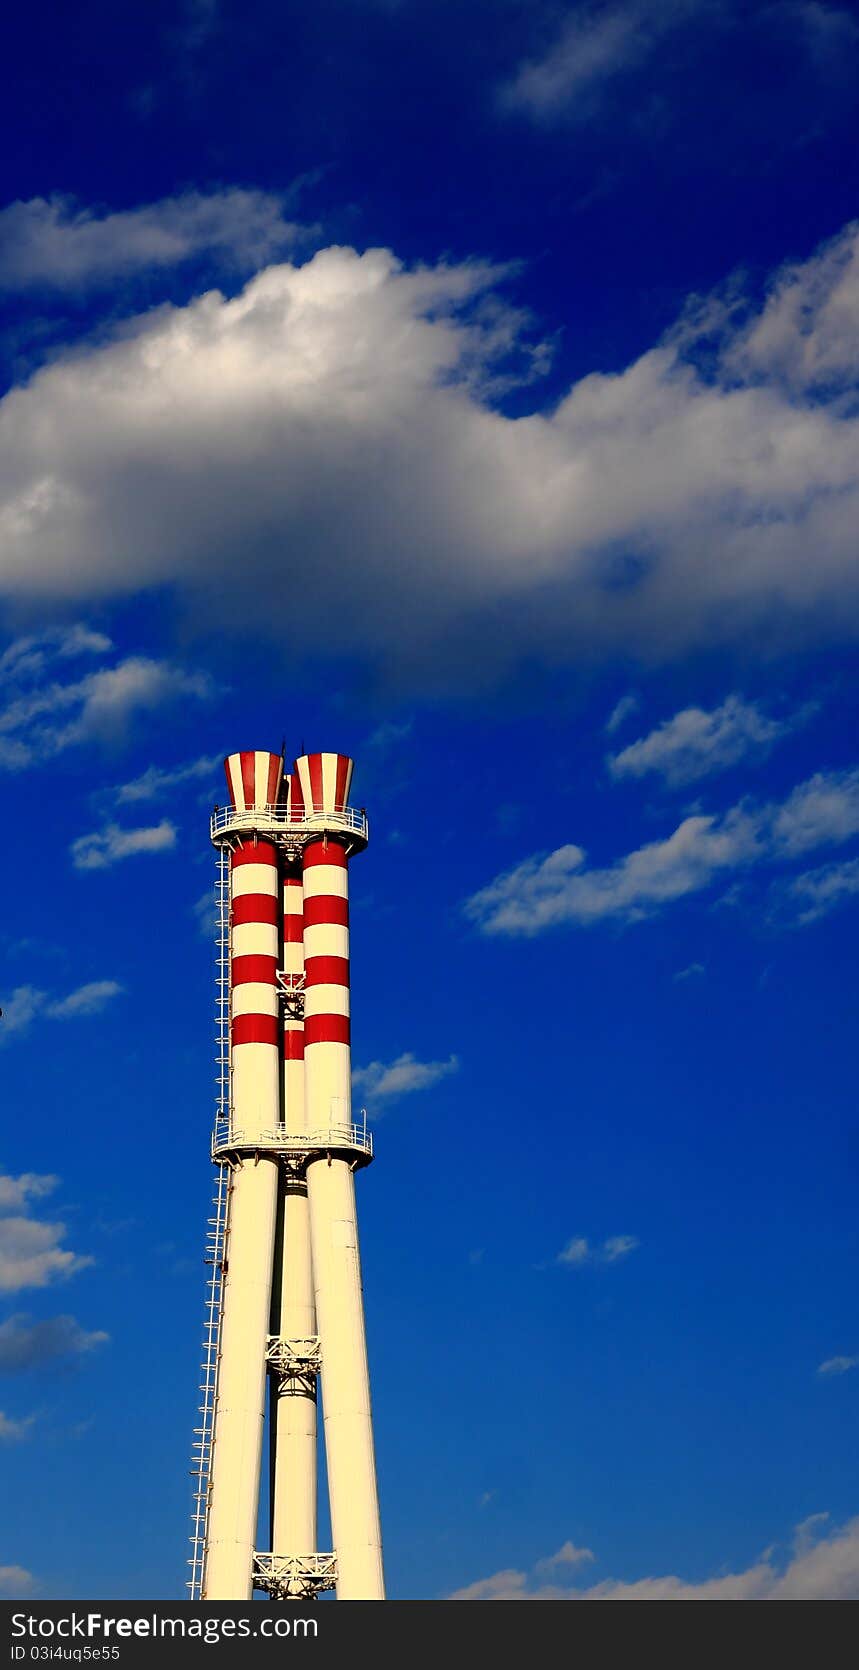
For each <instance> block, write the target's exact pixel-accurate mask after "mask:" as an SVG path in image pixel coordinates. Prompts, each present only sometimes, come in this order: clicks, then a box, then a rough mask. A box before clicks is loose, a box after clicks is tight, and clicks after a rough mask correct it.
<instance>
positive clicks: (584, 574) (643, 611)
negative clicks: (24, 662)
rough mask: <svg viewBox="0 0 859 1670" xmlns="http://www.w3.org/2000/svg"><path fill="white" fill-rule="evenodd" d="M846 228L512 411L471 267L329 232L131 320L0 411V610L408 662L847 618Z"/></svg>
mask: <svg viewBox="0 0 859 1670" xmlns="http://www.w3.org/2000/svg"><path fill="white" fill-rule="evenodd" d="M857 244H859V232H857V229H856V228H855V227H853V228H848V229H847V230H846V231H845V232H844V233H843V234H842V235H841V237H840V239H838V240H837V241H836V242H835V243H834V244H833V245H832V246H830V248H829V249H827V250H825V251H823V252H822V253H821V254H820V255H819V256H817V257H815V259H814V260H812V261H811V262H808V263H806V265H805V266H804V267H794V268H792V269H791V270H790V272H789V273H786V274H785V275H784V276H777V277H776V279H775V280H774V282H773V284H772V285H771V287H770V291H769V295H768V297H767V298H766V300H765V302H764V304H763V308H762V309H761V310H759V311H758V313H757V315H756V316H755V317H754V318H752V319H751V321H748V319H747V320H746V321H745V322H744V324H743V325H742V327H741V326H740V325H738V324H735V323H734V319H735V316H736V315H735V311H732V310H731V309H721V310H720V309H719V308H718V307H717V306H712V307H709V308H707V307H705V308H703V309H699V310H698V312H697V314H696V315H695V316H694V319H693V318H692V316H691V315H689V316H687V318H686V320H685V322H684V325H683V328H682V329H679V330H677V331H675V332H673V333H671V335H670V336H669V337H668V338H667V339H666V340H664V341H662V342H660V343H658V344H656V345H655V346H654V347H653V348H652V349H651V350H650V351H649V352H647V353H645V354H644V355H642V357H641V358H639V359H638V360H637V361H636V362H635V363H634V364H632V365H630V366H629V367H628V368H627V369H626V370H625V371H623V372H621V373H619V374H616V375H603V374H600V373H598V372H595V373H594V374H593V375H591V376H588V377H585V378H584V379H582V380H581V381H579V382H578V383H577V384H576V385H575V386H574V387H573V388H572V389H571V390H570V391H569V393H568V395H567V396H566V398H565V399H563V400H562V401H561V402H560V403H559V404H558V405H557V406H556V407H555V408H554V409H552V410H543V411H540V410H536V409H535V410H532V411H531V412H530V413H529V414H527V415H524V416H516V417H512V416H510V415H506V414H505V412H504V411H503V410H501V409H499V390H500V389H502V388H503V387H504V378H505V376H506V375H508V374H509V375H513V376H515V375H516V374H517V371H518V372H519V373H521V374H525V373H524V372H523V363H524V364H526V365H527V366H529V367H530V369H531V370H532V371H533V369H534V366H535V363H538V362H536V361H535V360H534V357H533V355H531V357H530V359H529V358H528V355H527V350H525V351H524V352H525V359H524V361H523V345H522V343H521V342H519V341H517V333H518V329H519V325H520V323H521V321H520V319H519V317H518V316H517V315H516V314H515V313H514V312H512V311H511V310H508V309H506V308H505V306H504V304H503V302H502V301H500V300H499V298H498V294H497V291H498V287H499V285H500V283H501V282H502V280H503V276H504V275H503V274H499V273H497V272H494V271H493V270H492V269H491V268H490V267H487V266H480V265H477V264H467V263H466V264H461V265H458V266H450V265H439V266H436V267H432V268H426V269H419V270H412V271H409V270H406V269H404V268H403V267H402V266H401V265H400V264H399V263H398V262H397V260H396V259H395V258H394V257H393V255H391V254H390V253H389V252H386V251H380V250H373V251H369V252H367V253H365V254H358V253H356V252H355V251H354V250H351V249H344V248H329V249H324V250H321V251H320V252H319V253H317V254H316V255H315V256H313V258H312V259H310V260H309V261H307V262H306V263H304V264H303V265H289V264H284V265H277V266H270V267H268V268H266V269H265V270H263V271H262V272H260V273H259V274H258V275H257V276H256V277H255V278H254V279H253V280H252V281H251V282H250V283H249V284H248V285H247V287H246V288H245V289H244V291H243V292H242V293H241V294H240V295H238V296H236V297H234V298H232V299H228V298H225V297H224V296H223V295H221V294H220V293H218V292H210V293H209V294H206V295H204V296H201V297H199V298H198V299H197V300H195V301H194V302H193V303H191V304H190V305H189V306H186V307H172V306H166V307H162V308H159V309H155V310H153V311H151V312H150V313H148V314H145V315H143V316H141V317H140V318H138V319H136V320H134V321H132V322H131V323H130V324H126V325H124V326H123V327H122V328H121V330H120V331H119V332H118V334H116V335H114V336H113V337H111V338H109V339H107V340H104V339H102V340H100V341H99V342H98V343H93V344H91V345H89V346H87V347H85V348H83V349H77V350H75V351H74V352H73V353H70V354H69V355H67V356H66V357H64V358H61V359H59V360H58V361H56V362H55V363H53V364H51V365H49V366H47V367H45V368H44V369H42V370H41V371H39V372H38V373H37V374H36V375H35V376H34V377H33V378H32V380H31V381H30V383H29V384H28V385H27V386H26V387H21V388H17V389H14V390H12V391H11V392H10V393H9V395H8V396H7V397H6V399H5V400H4V401H3V402H2V406H0V452H2V456H3V458H4V460H5V462H4V464H3V467H2V468H3V474H2V482H0V597H2V598H5V599H6V600H13V601H15V602H18V603H20V602H25V603H26V602H32V601H33V600H50V602H51V603H56V602H57V601H59V602H62V601H63V600H70V601H71V600H74V601H78V600H81V599H84V600H86V599H110V598H118V597H122V596H124V595H128V594H133V593H135V592H138V591H140V590H141V589H145V588H154V587H165V586H166V587H168V588H174V589H175V592H176V595H177V597H178V598H180V599H181V600H183V602H184V604H185V605H186V607H187V608H188V610H189V611H190V612H193V613H195V614H196V615H198V616H200V618H201V619H203V620H204V621H207V622H215V623H217V624H226V625H227V626H231V627H234V628H236V629H250V630H253V631H259V630H264V631H267V632H270V633H271V634H273V635H274V636H276V637H277V638H278V639H279V640H281V641H282V642H283V643H284V645H285V646H289V647H291V648H294V649H300V648H302V647H307V648H319V647H320V646H321V647H323V648H324V649H325V650H326V651H329V652H334V653H346V654H355V655H357V656H358V657H359V658H362V659H364V658H366V659H369V660H370V661H372V662H374V663H376V664H379V665H383V666H386V667H387V668H388V669H392V670H394V671H397V672H398V673H399V674H400V675H403V674H407V675H408V676H413V677H415V678H416V679H423V678H426V677H428V676H430V669H432V668H436V669H437V668H438V666H439V665H440V664H442V663H444V665H445V666H446V667H447V668H448V669H450V668H451V667H453V668H455V669H456V668H459V670H460V672H461V673H462V675H463V676H475V675H476V674H477V673H479V672H481V671H483V672H485V671H487V670H490V671H492V670H495V669H497V667H499V666H502V665H504V664H505V663H506V662H507V661H509V660H510V659H515V658H516V657H518V656H529V655H533V654H534V653H539V654H540V655H542V656H544V657H546V658H548V659H550V660H559V661H560V660H563V659H565V658H573V657H578V658H582V657H593V656H602V655H604V654H613V653H621V654H632V655H638V656H643V657H646V658H652V659H657V658H660V657H665V656H669V655H674V654H683V653H685V652H687V651H688V650H690V649H694V648H697V647H700V646H702V645H711V644H716V645H718V644H724V643H742V642H746V643H753V644H754V645H755V646H756V647H760V645H761V644H762V643H766V644H767V645H770V646H772V647H773V648H778V647H780V646H783V645H784V644H788V643H796V642H797V641H809V640H810V641H814V642H817V641H825V640H826V639H827V638H829V637H833V636H834V637H843V636H845V635H852V634H853V633H854V632H855V629H856V626H857V623H859V569H857V563H856V539H855V528H856V525H857V511H859V415H857V411H856V407H855V403H854V402H853V401H852V400H851V396H850V392H849V384H850V377H851V375H852V372H853V370H854V368H855V366H856V364H857V363H859V354H857V344H859V290H857V286H856V284H855V282H853V278H852V275H853V274H855V272H856V262H857V257H856V251H857ZM690 321H691V322H690ZM714 322H715V323H714ZM714 328H716V329H717V332H718V342H717V345H716V348H715V349H714V347H713V341H712V333H713V330H714ZM704 334H707V336H708V340H707V344H706V347H707V353H706V356H704V355H703V354H702V353H700V352H699V348H700V346H701V340H702V337H703V335H704ZM800 338H801V341H800ZM815 344H817V347H816V346H815ZM833 355H834V356H835V359H836V361H837V364H835V365H833V363H832V362H833ZM514 362H515V363H514ZM511 363H513V364H514V368H513V370H512V371H509V367H510V365H511ZM821 367H825V376H824V378H823V379H821ZM533 404H534V406H535V407H536V406H538V405H539V401H538V400H536V399H535V400H534V402H533ZM440 651H443V654H440Z"/></svg>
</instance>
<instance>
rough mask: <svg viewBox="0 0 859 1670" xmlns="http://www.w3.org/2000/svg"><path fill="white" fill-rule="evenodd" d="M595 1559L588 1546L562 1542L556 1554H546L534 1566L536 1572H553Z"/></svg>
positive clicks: (588, 1562)
mask: <svg viewBox="0 0 859 1670" xmlns="http://www.w3.org/2000/svg"><path fill="white" fill-rule="evenodd" d="M595 1559H596V1555H595V1554H594V1553H593V1552H592V1551H591V1549H590V1548H577V1547H576V1545H575V1543H574V1542H563V1543H562V1544H561V1546H560V1548H559V1549H558V1551H557V1553H556V1554H548V1555H547V1556H546V1558H545V1560H538V1561H537V1564H536V1565H535V1567H534V1570H535V1571H538V1572H555V1571H558V1569H559V1568H561V1567H571V1566H586V1565H589V1564H590V1563H591V1562H592V1561H593V1560H595Z"/></svg>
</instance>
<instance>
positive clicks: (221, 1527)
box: [203, 1157, 278, 1600]
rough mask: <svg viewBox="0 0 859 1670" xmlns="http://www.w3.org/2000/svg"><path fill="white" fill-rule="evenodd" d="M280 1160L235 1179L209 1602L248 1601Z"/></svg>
mask: <svg viewBox="0 0 859 1670" xmlns="http://www.w3.org/2000/svg"><path fill="white" fill-rule="evenodd" d="M277 1183H278V1166H277V1161H276V1160H275V1159H274V1158H269V1157H265V1158H262V1159H260V1160H259V1161H258V1162H256V1163H255V1162H254V1160H253V1159H249V1158H246V1159H245V1160H244V1162H243V1164H242V1165H241V1166H240V1167H239V1168H238V1169H237V1170H236V1171H234V1172H233V1175H232V1177H231V1179H230V1197H229V1204H228V1218H227V1235H226V1244H225V1263H226V1273H225V1276H224V1290H223V1313H222V1320H221V1342H220V1357H219V1364H218V1384H217V1402H216V1409H215V1430H214V1446H213V1456H212V1489H211V1499H210V1504H209V1519H208V1535H207V1539H206V1560H205V1572H204V1577H203V1599H204V1600H250V1598H251V1595H252V1592H253V1584H252V1571H253V1556H254V1549H255V1548H256V1530H257V1512H258V1506H259V1485H260V1466H261V1459H262V1439H263V1422H264V1419H265V1381H266V1358H265V1353H266V1339H267V1335H268V1326H269V1311H270V1308H271V1276H272V1257H273V1250H274V1231H275V1216H276V1211H277Z"/></svg>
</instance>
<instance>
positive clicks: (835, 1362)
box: [817, 1357, 859, 1375]
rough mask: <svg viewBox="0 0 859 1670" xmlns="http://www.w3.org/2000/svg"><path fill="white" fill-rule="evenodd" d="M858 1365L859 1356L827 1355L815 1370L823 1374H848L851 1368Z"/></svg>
mask: <svg viewBox="0 0 859 1670" xmlns="http://www.w3.org/2000/svg"><path fill="white" fill-rule="evenodd" d="M857 1367H859V1357H827V1359H826V1361H825V1362H824V1363H821V1364H820V1367H819V1368H818V1370H817V1372H818V1374H823V1375H837V1374H849V1372H850V1370H851V1369H852V1368H857Z"/></svg>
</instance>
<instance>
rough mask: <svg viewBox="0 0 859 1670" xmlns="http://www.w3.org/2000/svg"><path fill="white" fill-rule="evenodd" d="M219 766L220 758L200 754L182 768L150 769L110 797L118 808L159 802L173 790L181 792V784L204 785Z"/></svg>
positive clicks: (218, 756)
mask: <svg viewBox="0 0 859 1670" xmlns="http://www.w3.org/2000/svg"><path fill="white" fill-rule="evenodd" d="M222 765H223V755H222V754H204V755H203V756H202V757H201V758H200V759H198V760H189V761H188V762H187V763H186V764H185V765H176V766H170V767H168V768H167V769H163V768H162V767H161V766H157V765H150V766H149V768H148V770H146V771H144V772H143V773H142V774H141V776H140V777H135V778H134V780H133V781H132V782H130V783H120V784H118V785H117V787H116V788H115V789H114V790H113V791H112V797H113V799H114V800H115V801H116V803H117V805H118V806H127V805H132V804H136V803H137V802H138V801H141V800H160V799H162V798H163V796H164V795H167V794H172V792H173V790H174V789H177V788H181V787H182V785H183V784H184V783H193V782H196V781H198V780H203V781H207V780H210V779H211V778H212V776H213V775H214V773H215V772H216V771H219V770H220V769H221V768H222Z"/></svg>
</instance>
